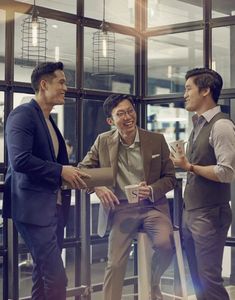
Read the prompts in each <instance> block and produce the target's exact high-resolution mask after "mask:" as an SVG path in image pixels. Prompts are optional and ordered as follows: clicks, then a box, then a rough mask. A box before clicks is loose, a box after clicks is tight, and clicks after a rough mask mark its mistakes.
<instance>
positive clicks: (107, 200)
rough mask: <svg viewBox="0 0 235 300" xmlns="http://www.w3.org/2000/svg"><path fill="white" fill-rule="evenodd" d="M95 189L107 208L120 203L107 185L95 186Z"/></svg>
mask: <svg viewBox="0 0 235 300" xmlns="http://www.w3.org/2000/svg"><path fill="white" fill-rule="evenodd" d="M94 190H95V193H96V195H97V197H98V198H99V199H100V202H101V203H102V204H103V206H104V207H105V208H111V209H113V208H115V204H120V202H119V201H118V198H117V197H116V196H115V195H114V193H113V192H112V191H111V190H110V189H108V188H107V187H106V186H99V187H95V189H94Z"/></svg>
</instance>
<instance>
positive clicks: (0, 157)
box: [0, 92, 4, 163]
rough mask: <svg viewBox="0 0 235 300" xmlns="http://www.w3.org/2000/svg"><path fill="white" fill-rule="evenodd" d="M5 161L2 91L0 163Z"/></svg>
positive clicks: (0, 96) (0, 104) (0, 97)
mask: <svg viewBox="0 0 235 300" xmlns="http://www.w3.org/2000/svg"><path fill="white" fill-rule="evenodd" d="M3 161H4V93H3V92H0V163H1V162H3Z"/></svg>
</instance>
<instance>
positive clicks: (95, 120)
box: [83, 99, 110, 156]
mask: <svg viewBox="0 0 235 300" xmlns="http://www.w3.org/2000/svg"><path fill="white" fill-rule="evenodd" d="M88 123H89V125H88ZM83 128H85V131H84V132H83V153H84V156H85V155H86V153H87V151H88V150H89V149H90V147H91V146H92V144H93V143H94V141H95V139H96V137H97V136H98V134H100V133H102V132H104V131H107V130H110V126H109V125H108V124H107V122H106V117H105V115H104V113H103V101H99V100H90V99H84V101H83Z"/></svg>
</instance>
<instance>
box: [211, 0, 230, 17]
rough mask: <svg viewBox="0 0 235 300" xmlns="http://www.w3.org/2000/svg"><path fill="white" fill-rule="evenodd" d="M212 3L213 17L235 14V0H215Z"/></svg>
mask: <svg viewBox="0 0 235 300" xmlns="http://www.w3.org/2000/svg"><path fill="white" fill-rule="evenodd" d="M211 3H212V18H220V17H227V16H234V15H235V2H234V1H230V0H229V1H226V4H225V2H223V1H221V0H213V1H211Z"/></svg>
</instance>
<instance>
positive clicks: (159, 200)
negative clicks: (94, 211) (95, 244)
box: [80, 94, 175, 300]
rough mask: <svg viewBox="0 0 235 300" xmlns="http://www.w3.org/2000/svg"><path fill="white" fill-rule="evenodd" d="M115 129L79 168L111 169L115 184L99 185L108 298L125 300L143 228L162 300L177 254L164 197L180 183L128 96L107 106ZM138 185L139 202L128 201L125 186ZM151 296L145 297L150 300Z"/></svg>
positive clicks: (156, 295)
mask: <svg viewBox="0 0 235 300" xmlns="http://www.w3.org/2000/svg"><path fill="white" fill-rule="evenodd" d="M103 108H104V113H105V115H106V116H107V122H108V124H109V125H110V126H115V127H116V129H112V130H110V131H108V132H105V133H103V134H100V135H99V136H98V137H97V139H96V141H95V143H94V145H93V146H92V147H91V149H90V151H89V152H88V153H87V155H86V156H85V158H84V159H83V161H82V162H81V163H80V167H85V168H94V167H110V166H111V167H112V168H113V172H114V185H113V186H112V187H106V186H103V187H96V188H95V193H96V195H97V196H98V198H99V199H100V202H101V204H100V211H99V226H98V227H99V229H98V233H99V235H101V236H103V235H104V234H105V232H106V229H107V227H109V228H110V233H109V250H108V263H107V267H106V272H105V278H104V286H103V291H104V300H121V297H122V286H123V280H124V276H125V270H126V264H127V260H128V256H129V253H130V249H131V244H132V240H133V238H134V237H135V236H136V233H137V232H138V230H139V228H143V229H144V230H145V232H146V233H147V234H148V236H149V238H150V240H151V242H152V247H153V249H154V250H155V252H154V255H153V260H152V274H151V300H162V299H163V298H162V294H161V291H160V289H159V282H160V278H161V276H162V274H163V273H164V271H165V270H166V269H167V267H168V266H169V264H170V262H171V259H172V254H173V242H172V240H173V239H172V236H173V229H172V224H171V219H170V214H169V206H168V201H167V198H166V196H165V194H166V193H167V192H168V191H170V190H172V189H173V188H174V185H175V175H174V166H173V163H172V161H171V160H170V158H169V150H168V146H167V143H166V141H165V139H164V136H163V135H162V134H158V133H153V132H148V131H146V130H143V129H140V128H138V127H137V126H136V112H135V109H134V102H133V99H132V98H131V97H130V96H127V95H117V94H115V95H111V96H109V97H108V98H107V99H106V100H105V102H104V106H103ZM129 184H138V185H139V195H138V196H139V198H138V202H137V203H128V200H127V197H126V195H125V189H124V187H125V186H126V185H129ZM148 297H149V295H146V299H148Z"/></svg>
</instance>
